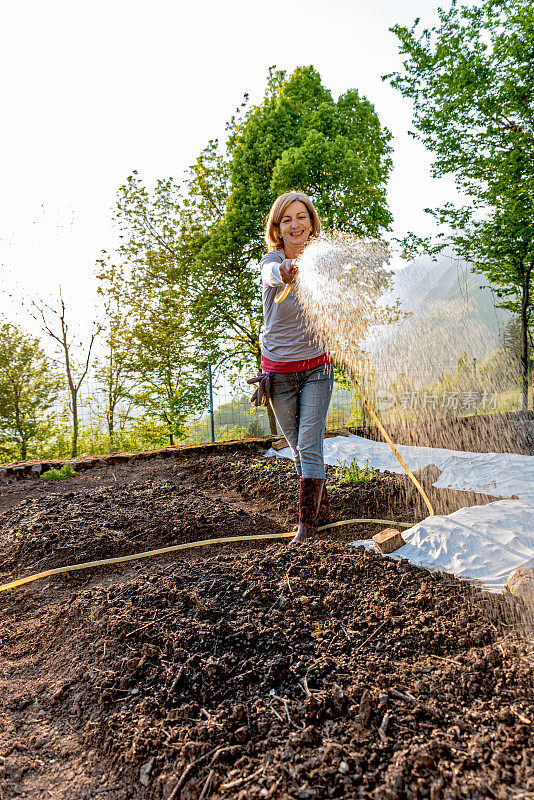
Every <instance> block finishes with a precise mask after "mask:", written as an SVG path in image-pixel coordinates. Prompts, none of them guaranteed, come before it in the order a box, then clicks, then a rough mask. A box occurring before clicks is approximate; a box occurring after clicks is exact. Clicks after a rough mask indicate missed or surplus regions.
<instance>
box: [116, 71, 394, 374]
mask: <svg viewBox="0 0 534 800" xmlns="http://www.w3.org/2000/svg"><path fill="white" fill-rule="evenodd" d="M227 134H228V138H227V141H226V143H225V145H222V146H221V145H219V142H218V141H216V140H213V141H210V142H209V143H208V145H207V146H206V147H205V148H204V150H203V151H202V152H201V153H200V155H199V156H198V158H197V159H196V161H195V163H194V164H193V165H192V167H191V169H190V172H189V175H188V178H187V181H186V184H185V186H184V187H183V188H182V187H180V186H178V185H177V184H175V183H174V181H172V179H166V180H159V181H157V183H156V186H155V188H154V191H153V192H149V191H148V190H147V189H146V188H145V187H144V185H143V184H142V182H141V181H140V179H139V178H138V177H137V174H136V173H134V174H133V175H132V176H130V178H128V181H127V183H126V184H125V185H124V186H123V187H121V189H120V190H119V202H118V205H117V213H116V219H117V223H118V224H119V225H120V226H121V228H122V230H123V236H124V241H123V245H122V248H121V252H122V255H123V256H124V258H125V260H127V261H128V262H129V263H130V264H133V265H134V266H133V271H134V272H135V273H136V276H137V277H138V278H141V281H140V282H139V280H137V282H136V287H137V290H138V296H139V295H142V294H143V291H144V285H143V279H144V278H143V276H149V277H150V279H151V280H152V279H153V281H154V282H155V281H156V279H158V280H160V281H161V282H162V285H161V286H160V287H159V288H158V292H161V291H164V292H165V293H166V296H169V292H172V293H173V296H174V297H176V296H179V297H180V300H181V302H183V304H184V307H186V308H187V312H188V315H189V318H188V324H189V325H191V329H192V331H194V335H195V336H196V338H197V349H198V350H199V352H207V351H208V350H209V351H210V352H211V353H212V359H213V354H214V353H215V352H216V351H217V348H218V349H219V358H225V359H226V361H227V363H229V364H232V365H234V366H237V367H238V368H239V369H241V368H243V367H248V368H250V367H251V366H253V367H258V366H259V360H260V346H259V333H260V328H261V324H262V308H261V292H260V286H259V273H258V269H257V265H256V263H255V262H256V261H257V260H258V259H259V258H260V257H261V255H262V253H263V250H264V244H263V225H264V220H265V217H266V214H267V212H268V210H269V207H270V205H271V203H272V201H273V200H274V199H275V197H276V196H277V194H279V193H280V192H282V191H285V190H287V189H290V188H292V187H293V186H294V185H295V184H298V188H300V189H301V190H303V191H306V192H308V193H309V194H310V195H312V196H313V198H314V200H315V201H316V203H317V207H318V209H319V212H320V213H321V214H322V215H323V219H324V222H325V224H326V225H327V226H333V225H335V226H336V227H339V228H341V229H344V230H349V231H353V232H356V233H361V234H366V235H373V236H374V235H377V234H378V233H379V231H381V230H383V229H387V228H388V227H389V225H390V222H391V216H390V213H389V211H388V210H387V205H386V199H385V187H386V180H387V176H388V174H389V171H390V169H391V158H390V150H391V148H390V145H389V141H390V139H391V135H390V133H389V132H388V131H387V130H385V129H382V128H381V126H380V123H379V120H378V117H377V115H376V113H375V111H374V108H373V106H372V105H371V103H369V102H368V101H367V100H366V99H364V98H360V96H359V95H358V93H357V92H356V91H355V90H351V91H349V92H347V93H346V94H344V95H341V97H340V98H339V99H338V100H337V101H334V100H333V98H332V96H331V93H330V91H329V90H328V89H326V88H325V87H324V86H323V85H322V83H321V78H320V75H319V74H318V73H317V72H316V70H314V69H313V67H300V68H298V69H296V70H295V72H293V73H292V74H291V75H286V73H285V72H278V71H274V70H271V71H270V73H269V77H268V85H267V90H266V93H265V97H264V98H263V101H262V102H260V103H259V104H258V105H253V104H250V103H249V102H248V98H247V99H246V100H245V102H244V103H243V105H242V106H241V109H240V110H239V111H238V113H237V114H236V116H234V117H232V119H231V120H230V121H229V122H228V124H227ZM154 285H156V283H154ZM219 358H215V359H214V360H212V363H215V362H216V361H218V360H219Z"/></svg>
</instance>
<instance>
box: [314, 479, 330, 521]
mask: <svg viewBox="0 0 534 800" xmlns="http://www.w3.org/2000/svg"><path fill="white" fill-rule="evenodd" d="M331 520H332V517H331V516H330V504H329V502H328V494H327V491H326V483H325V485H324V488H323V493H322V495H321V505H320V506H319V513H318V514H317V525H319V526H320V525H328V523H329V522H331Z"/></svg>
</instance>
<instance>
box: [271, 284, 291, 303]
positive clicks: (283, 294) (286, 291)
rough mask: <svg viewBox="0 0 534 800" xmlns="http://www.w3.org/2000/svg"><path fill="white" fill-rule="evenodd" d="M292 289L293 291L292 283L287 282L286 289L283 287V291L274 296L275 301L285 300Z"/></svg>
mask: <svg viewBox="0 0 534 800" xmlns="http://www.w3.org/2000/svg"><path fill="white" fill-rule="evenodd" d="M290 291H291V284H290V283H288V284H286V287H285V289H282V291H281V292H278V294H277V295H276V297H275V298H274V302H275V303H281V302H282V301H283V300H285V299H286V297H287V296H288V294H289V292H290Z"/></svg>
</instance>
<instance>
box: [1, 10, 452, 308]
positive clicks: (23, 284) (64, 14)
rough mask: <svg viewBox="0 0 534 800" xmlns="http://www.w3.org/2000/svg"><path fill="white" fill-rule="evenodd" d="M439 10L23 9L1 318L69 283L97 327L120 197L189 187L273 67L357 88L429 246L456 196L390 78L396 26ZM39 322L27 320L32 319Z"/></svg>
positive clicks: (7, 18) (9, 65)
mask: <svg viewBox="0 0 534 800" xmlns="http://www.w3.org/2000/svg"><path fill="white" fill-rule="evenodd" d="M436 6H437V2H432V0H374V1H373V2H372V3H367V2H365V3H364V2H362V0H330V1H329V2H328V3H325V2H319V1H318V0H305V1H304V2H298V3H296V2H286V3H274V4H273V5H272V6H270V7H269V6H268V5H267V4H266V3H254V2H250V0H225V2H221V0H199V1H198V2H188V3H184V2H179V1H178V2H176V0H175V2H170V0H151V2H150V3H148V2H146V1H145V2H139V0H128V2H125V0H105V2H104V1H103V0H93V2H92V3H90V4H89V3H83V4H82V3H73V2H72V0H69V1H68V2H64V1H63V0H48V2H45V3H43V2H42V0H20V1H19V2H17V3H9V4H6V5H5V6H4V9H3V15H2V16H3V20H2V30H1V34H0V45H1V46H0V66H1V71H2V75H3V76H4V80H3V85H2V95H1V97H2V111H3V125H2V131H1V133H0V138H1V146H0V153H1V156H0V157H1V159H2V163H1V176H2V177H1V181H2V185H1V191H0V215H1V216H0V219H1V223H0V276H1V277H2V285H3V288H4V291H5V292H6V293H7V292H10V291H11V292H14V297H11V298H10V299H7V294H4V297H3V298H2V297H1V296H0V311H4V312H5V313H7V314H8V315H9V317H10V318H12V319H16V318H17V317H18V315H19V311H18V303H19V298H20V297H22V295H26V296H35V295H40V296H46V295H50V296H55V295H56V293H57V287H58V285H59V284H60V283H61V284H62V285H63V288H64V292H65V295H66V297H67V298H68V299H69V301H70V303H71V305H73V306H74V308H75V309H76V315H77V316H78V317H79V318H80V319H81V320H85V321H86V320H87V319H88V318H89V317H90V315H91V297H92V296H93V294H94V286H95V280H94V277H93V276H94V267H95V262H96V259H97V258H98V257H99V254H100V252H101V250H102V249H108V250H110V249H112V248H113V245H114V241H115V239H114V232H113V230H112V228H111V225H110V218H111V209H112V207H113V205H114V201H115V192H116V190H117V189H118V187H119V186H120V185H121V184H122V183H124V181H125V179H126V178H127V176H128V175H129V174H131V172H132V170H134V169H136V170H137V171H138V172H139V175H140V176H141V177H142V178H143V179H144V180H145V181H146V182H147V183H149V184H150V183H151V182H152V181H153V180H155V179H156V178H158V177H167V176H173V177H175V178H177V179H180V177H181V175H182V173H183V171H184V170H185V169H186V168H187V167H188V166H189V165H190V164H191V163H192V162H193V161H194V159H195V157H196V155H197V154H198V153H199V151H200V150H201V149H202V148H203V147H204V146H205V145H206V143H207V142H208V140H209V139H212V138H215V137H224V125H225V122H226V121H227V119H228V118H229V117H230V116H231V115H232V113H233V112H234V110H235V108H236V107H237V106H238V105H239V104H240V102H241V100H242V97H243V94H244V93H245V92H248V93H249V94H250V96H251V99H252V100H253V101H258V100H260V99H261V97H262V95H263V92H264V87H265V83H266V76H267V71H268V68H269V66H271V65H276V66H277V67H278V68H280V69H286V70H288V71H291V70H293V69H294V68H295V67H296V66H300V65H309V64H313V65H314V66H315V68H316V69H317V70H318V71H319V72H320V74H321V76H322V79H323V83H324V84H325V85H326V86H327V87H328V88H329V89H330V90H331V91H332V92H333V94H334V95H335V96H337V95H338V94H340V93H343V92H345V91H347V89H349V88H356V89H357V90H358V91H359V92H360V94H362V95H365V96H366V97H367V99H369V100H370V101H371V102H373V103H374V105H375V108H376V110H377V112H378V114H379V117H380V120H381V122H382V123H383V124H384V125H386V126H387V127H388V128H389V129H390V130H391V131H392V133H393V134H394V147H395V152H394V164H395V169H394V172H393V175H392V178H391V180H390V186H389V203H390V207H391V210H392V212H393V215H394V220H395V223H394V233H395V234H403V233H405V232H406V231H407V230H416V231H417V232H420V233H429V232H431V231H432V230H433V227H432V221H431V219H430V217H428V215H425V214H424V213H423V208H424V207H426V206H434V205H439V204H440V203H442V202H443V201H445V200H447V199H453V198H454V197H455V191H454V186H453V183H452V181H451V180H442V181H434V180H432V179H431V178H430V174H429V165H430V161H431V159H430V156H429V154H427V153H426V152H425V151H424V149H423V147H422V145H420V144H419V143H417V142H414V141H413V140H412V139H411V138H410V137H408V135H407V131H408V129H409V128H410V124H411V116H410V104H409V103H408V101H406V100H404V99H403V98H402V97H401V96H400V94H399V93H398V92H395V91H394V90H393V89H391V88H390V87H389V85H388V84H387V83H382V81H381V75H382V74H385V73H387V72H390V71H392V70H394V69H396V68H398V67H399V66H400V58H399V56H398V53H397V39H396V37H395V36H393V34H391V33H390V32H389V31H388V28H389V27H390V26H391V25H393V24H395V23H397V22H399V23H401V24H406V25H411V24H412V22H413V21H414V19H415V18H416V17H421V20H422V22H423V23H424V24H425V25H432V24H433V23H434V22H435V19H436V12H435V8H436ZM19 319H20V321H21V322H22V321H23V318H22V317H19Z"/></svg>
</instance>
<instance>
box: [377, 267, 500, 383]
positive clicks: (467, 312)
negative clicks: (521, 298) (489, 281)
mask: <svg viewBox="0 0 534 800" xmlns="http://www.w3.org/2000/svg"><path fill="white" fill-rule="evenodd" d="M485 283H486V280H485V278H484V276H483V275H476V274H475V273H473V272H472V271H471V269H470V267H469V265H467V264H466V263H465V262H462V261H461V260H459V259H458V258H455V257H454V256H453V254H452V253H444V254H443V255H441V256H440V257H439V258H438V260H437V261H436V262H433V261H431V260H430V258H428V257H422V258H419V259H417V260H416V261H414V262H412V263H411V264H408V265H407V266H406V267H405V268H404V269H402V270H399V271H397V272H396V273H395V275H394V278H393V285H392V288H391V290H390V291H389V292H388V294H387V295H386V296H385V298H384V302H385V303H391V302H393V301H394V300H395V299H397V298H398V299H399V300H400V302H401V309H402V311H404V312H408V313H409V316H408V317H407V318H406V319H404V320H402V321H400V322H399V323H396V324H395V325H393V326H390V327H388V328H387V329H385V330H384V329H381V330H380V331H377V332H376V334H375V336H374V337H373V338H372V339H370V340H369V343H368V350H369V352H370V354H371V356H372V358H373V360H376V361H378V363H380V364H381V365H382V370H383V371H386V370H387V371H388V372H389V373H390V374H396V373H398V372H400V371H403V372H405V373H406V374H410V375H411V377H412V378H413V379H414V381H417V382H418V383H420V384H424V383H427V382H429V381H430V380H434V379H436V378H437V377H438V376H439V375H440V373H441V372H443V370H444V369H450V368H451V367H454V364H455V363H456V360H457V358H458V356H459V355H460V353H461V352H462V351H466V352H467V353H468V355H469V356H471V357H472V358H476V359H477V360H479V361H480V360H482V359H484V358H486V357H487V356H489V355H490V354H491V353H492V352H494V351H495V350H496V349H497V347H498V346H499V334H500V330H501V329H502V327H503V325H504V323H505V322H506V320H507V319H508V317H509V315H508V314H507V312H505V311H503V310H502V309H497V308H495V300H494V296H493V293H492V291H491V290H490V289H489V288H487V287H485V286H484V284H485Z"/></svg>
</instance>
